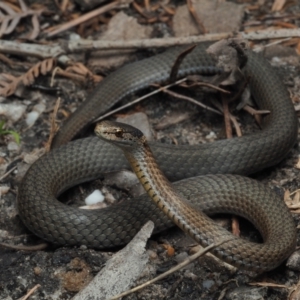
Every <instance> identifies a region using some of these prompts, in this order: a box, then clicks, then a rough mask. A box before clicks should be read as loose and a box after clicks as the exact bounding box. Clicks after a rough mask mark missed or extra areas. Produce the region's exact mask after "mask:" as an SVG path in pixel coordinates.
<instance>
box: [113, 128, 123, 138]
mask: <svg viewBox="0 0 300 300" xmlns="http://www.w3.org/2000/svg"><path fill="white" fill-rule="evenodd" d="M115 136H116V137H118V138H121V137H123V130H122V129H117V131H116V132H115Z"/></svg>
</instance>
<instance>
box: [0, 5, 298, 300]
mask: <svg viewBox="0 0 300 300" xmlns="http://www.w3.org/2000/svg"><path fill="white" fill-rule="evenodd" d="M35 2H36V1H33V0H32V1H28V3H27V5H28V6H29V5H34V4H35ZM150 2H152V1H150ZM156 2H160V1H153V3H156ZM219 2H222V1H219ZM223 2H224V1H223ZM225 2H226V1H225ZM228 2H229V3H230V5H232V7H231V8H230V9H233V10H234V12H235V13H236V14H238V13H239V14H240V16H241V18H240V19H239V18H238V17H237V20H232V22H235V26H236V27H235V28H236V29H235V28H232V27H228V31H230V30H232V31H233V30H239V31H243V30H245V29H247V28H248V29H249V28H250V27H251V28H252V29H253V28H256V29H257V30H259V29H264V28H269V27H270V26H278V27H280V26H282V27H283V28H289V27H288V26H290V27H291V26H292V25H293V26H294V27H293V28H298V27H299V24H300V23H299V22H300V21H299V20H300V5H299V4H298V3H297V1H286V2H287V4H286V6H285V7H284V9H282V10H279V11H272V5H273V4H274V2H275V1H228ZM276 2H279V1H276ZM283 2H284V1H283ZM138 3H139V4H140V5H142V4H143V2H142V1H141V2H138ZM185 3H186V2H185V1H173V2H171V4H173V5H174V9H179V7H180V6H183V5H185ZM226 3H227V2H226ZM44 5H45V6H46V7H48V9H49V10H51V9H52V10H53V9H55V7H54V6H53V3H52V1H46V2H45V3H44ZM203 5H204V4H203ZM238 5H244V6H243V7H240V6H238ZM0 8H1V7H0ZM72 9H73V10H74V11H78V12H80V9H79V7H78V6H76V5H75V6H74V7H72ZM228 9H229V8H228ZM122 13H124V14H126V15H128V16H130V17H132V18H135V19H137V20H138V21H136V23H137V24H138V26H147V28H144V27H143V28H142V33H139V34H141V37H140V38H146V37H147V35H148V34H149V32H148V31H149V28H151V30H153V31H151V33H150V35H149V36H148V37H166V36H171V35H173V34H174V31H175V26H176V25H175V24H174V23H172V22H169V21H168V22H167V23H166V22H163V21H157V22H155V23H153V24H147V25H145V22H144V23H143V22H142V21H143V20H144V21H145V18H141V15H140V14H139V13H138V12H137V11H136V10H134V9H133V7H132V6H130V7H129V8H125V9H124V10H123V11H122ZM57 15H60V14H57ZM60 17H61V18H62V16H61V15H60ZM110 17H111V16H110ZM114 17H116V15H114ZM51 18H53V15H51V16H48V15H45V16H43V17H41V21H40V23H41V24H43V23H45V22H46V21H47V22H50V20H52V19H51ZM106 18H108V16H106ZM174 18H175V16H174ZM176 18H179V17H178V16H176ZM171 20H172V18H171ZM27 21H28V20H27ZM275 21H276V22H277V23H276V22H275ZM174 22H175V20H174ZM286 24H289V25H286ZM204 25H205V22H204ZM208 26H210V25H208ZM226 26H227V25H226V24H225V25H224V26H223V28H227V27H226ZM230 26H233V25H232V24H231V25H230ZM119 29H120V28H119ZM86 30H87V29H86ZM89 30H90V33H89V35H90V36H91V37H92V38H98V37H99V35H98V34H97V33H96V32H93V30H92V29H91V28H90V27H89ZM106 30H109V29H107V25H103V26H102V27H101V31H102V33H103V34H104V35H105V31H106ZM114 30H115V31H117V32H118V31H120V30H116V29H114ZM214 30H215V29H214V28H213V27H212V28H211V29H210V32H214ZM75 31H76V30H75V29H74V28H72V29H70V30H69V31H68V33H62V34H61V35H60V36H59V37H60V38H61V39H64V38H66V37H68V36H69V35H70V34H71V33H72V34H73V33H74V32H75ZM223 31H224V30H223ZM225 31H226V30H225ZM216 32H220V29H216ZM18 33H19V32H18V31H16V32H14V33H12V34H11V35H6V36H4V37H2V38H3V39H6V40H13V39H16V38H17V34H18ZM57 39H58V37H53V41H57ZM292 40H293V41H294V43H292V42H291V40H290V43H289V40H286V39H285V40H282V41H281V42H280V43H278V44H275V45H273V46H270V47H266V48H264V50H263V53H264V55H265V57H266V58H267V59H268V60H269V61H270V62H271V64H272V65H273V66H274V72H277V73H278V74H279V76H280V77H281V78H282V80H283V82H284V84H285V85H286V87H287V89H288V90H289V92H290V95H291V98H292V101H293V103H294V105H295V109H296V111H297V113H298V115H299V107H300V106H299V103H300V67H299V60H300V56H299V55H300V50H299V49H300V46H299V45H300V42H299V39H298V40H295V39H292ZM272 41H273V40H269V39H265V40H259V41H255V43H254V42H253V43H252V44H251V46H252V47H253V46H254V45H258V46H265V45H266V44H268V43H270V42H272ZM51 42H52V41H51V39H50V43H51ZM48 43H49V40H48ZM297 49H298V50H299V52H298V53H297ZM157 51H158V50H157V49H147V50H141V51H137V53H135V54H132V53H131V54H130V55H129V56H128V53H127V54H126V56H125V55H123V56H122V57H121V58H120V57H119V58H117V59H116V60H109V59H108V60H106V59H103V61H98V58H97V56H96V55H94V54H90V53H89V54H86V55H82V54H76V55H74V56H73V59H74V60H77V61H81V62H83V63H84V64H85V65H86V66H87V67H88V68H89V69H91V70H93V71H94V72H97V74H100V75H103V76H105V75H107V74H108V73H110V72H112V71H113V70H114V69H116V68H117V67H119V65H120V64H124V63H125V62H126V63H127V61H128V60H129V61H134V60H137V59H142V58H144V57H148V56H151V55H153V54H155V53H156V52H157ZM159 51H160V50H159ZM8 57H9V58H10V59H11V60H13V61H16V62H19V63H20V62H21V64H22V61H23V62H24V65H17V64H16V65H15V66H14V67H11V66H10V65H9V64H7V63H5V62H4V61H3V60H0V73H8V74H14V75H20V74H22V73H24V70H25V69H26V67H27V66H28V65H30V64H33V63H36V62H37V60H36V59H35V58H32V57H27V58H24V57H20V56H14V55H8ZM50 81H51V74H50V75H46V76H40V77H38V78H37V79H36V80H35V82H34V85H33V86H29V87H23V88H21V89H20V90H18V92H16V93H14V94H13V95H11V96H9V97H0V104H1V105H2V104H9V105H15V107H18V108H21V110H22V109H23V111H22V114H21V115H20V117H19V118H18V119H17V120H12V117H11V115H15V116H16V114H17V113H16V112H13V113H11V115H9V116H8V115H5V116H3V120H6V125H7V127H8V129H10V130H13V131H15V132H17V133H19V134H20V137H21V143H20V145H18V144H17V143H16V142H15V139H14V136H13V135H3V136H1V140H0V175H1V176H2V175H4V174H5V173H7V172H8V171H11V173H9V174H8V175H6V176H3V178H2V177H1V181H0V188H1V190H0V195H1V198H0V242H3V243H10V244H14V245H18V244H24V245H34V244H38V243H40V242H41V240H40V239H39V238H37V237H36V236H34V235H33V234H32V233H30V232H29V231H28V230H27V229H26V227H25V226H24V225H23V224H22V222H21V220H20V218H19V216H18V211H17V207H16V197H17V192H18V185H19V184H20V182H21V180H22V177H23V176H24V174H25V172H26V170H27V169H28V167H29V166H30V164H31V162H32V161H33V160H35V159H36V158H37V156H39V155H41V153H43V151H44V147H45V145H46V144H47V141H48V137H49V133H50V117H51V115H52V113H53V108H54V105H55V103H56V100H57V98H58V97H61V104H60V109H59V112H58V114H57V119H58V122H59V124H62V122H63V120H64V119H66V117H67V116H68V115H69V114H71V113H72V112H73V111H74V110H75V109H76V107H77V106H78V105H79V104H80V103H81V102H82V101H84V100H85V99H86V97H87V95H88V93H89V91H90V90H92V89H93V87H92V86H91V85H93V84H91V83H90V82H88V84H86V83H85V84H84V85H83V84H82V82H81V84H78V82H74V81H72V80H70V79H68V78H63V77H56V79H55V86H54V87H52V88H50ZM189 95H193V96H195V93H190V94H189ZM197 97H199V98H200V99H203V98H205V93H203V92H201V93H197ZM129 99H134V98H133V97H130V98H129ZM33 111H36V112H38V117H37V119H36V120H35V121H34V122H33V124H32V125H28V123H27V118H28V115H30V113H32V112H33ZM137 112H138V113H143V114H145V115H146V116H147V117H146V119H147V122H148V123H149V131H150V132H152V136H153V137H152V138H153V139H154V140H158V141H160V142H163V143H178V144H199V143H205V142H212V141H214V140H215V139H219V138H224V137H225V134H224V125H223V118H222V117H221V116H218V115H216V114H214V113H212V112H209V113H207V112H204V111H203V109H201V108H200V107H195V105H193V104H191V103H188V102H185V101H182V100H180V99H174V98H172V97H170V96H163V101H162V96H161V95H156V96H153V97H151V98H149V99H147V100H146V101H143V102H142V103H140V104H137V105H135V106H133V107H131V108H128V109H126V110H123V111H122V112H120V113H119V114H118V117H124V116H128V115H131V114H135V113H137ZM234 113H235V114H236V115H238V117H239V122H240V123H241V128H242V131H243V134H247V133H249V132H252V131H257V130H259V129H258V127H257V125H256V124H255V122H254V120H253V119H252V117H251V116H249V115H248V114H247V113H245V112H234ZM179 116H181V117H179ZM1 119H2V118H1ZM166 124H167V125H166ZM298 143H299V138H298ZM298 143H297V144H296V145H295V146H294V148H293V149H292V150H291V151H290V153H289V154H288V155H287V157H286V158H285V159H284V160H283V161H282V162H281V163H279V164H278V165H276V166H274V167H272V168H269V169H267V170H264V171H263V172H260V173H259V174H254V175H253V176H252V177H253V178H255V179H257V180H259V181H261V182H263V183H264V184H266V185H267V186H269V187H270V188H271V189H273V190H274V191H275V192H276V193H277V194H279V195H280V196H281V197H282V199H283V198H284V197H285V198H288V197H289V194H290V193H292V192H294V191H297V190H298V189H299V188H300V181H299V177H300V167H297V163H298V161H299V146H298ZM118 184H119V183H118V182H117V183H114V184H107V181H105V179H104V180H97V181H96V182H93V183H86V184H83V185H81V186H80V187H74V188H72V189H71V191H69V192H68V193H67V194H65V197H68V199H72V202H76V201H77V202H82V201H83V199H84V197H85V195H87V194H89V193H90V192H91V191H92V190H94V189H95V188H99V189H101V190H103V188H104V189H105V190H106V191H108V192H109V194H111V195H112V196H113V198H114V199H116V200H124V199H126V198H127V197H129V196H130V192H128V191H126V190H125V189H124V188H120V187H118ZM136 189H138V188H136ZM295 194H297V193H295ZM295 194H291V195H290V198H293V197H294V195H295ZM74 198H76V201H75V200H74ZM70 201H71V200H70ZM293 217H294V219H295V223H296V225H298V224H300V223H299V221H300V220H299V215H298V214H297V213H294V214H293ZM230 220H231V217H230V216H221V217H220V218H218V221H219V222H221V223H222V224H225V226H230ZM240 226H241V234H242V236H243V237H247V238H251V239H253V240H255V241H259V234H258V233H257V232H256V230H255V229H254V228H253V227H251V225H250V224H248V223H247V222H246V221H243V220H241V224H240ZM298 235H299V232H298ZM195 245H196V244H195V242H194V241H193V240H191V239H190V238H189V237H187V236H186V235H185V234H184V233H182V232H181V231H180V230H179V229H176V228H174V229H170V230H168V231H166V232H163V233H161V234H159V235H156V236H154V237H152V238H151V239H150V240H149V241H148V244H147V251H148V253H149V255H150V261H149V263H148V264H147V267H146V269H145V271H144V272H143V274H142V275H141V277H140V278H139V279H138V281H137V282H136V283H135V284H136V285H138V284H140V283H143V282H145V281H147V280H148V279H150V278H153V277H155V276H157V275H159V274H161V273H163V272H165V271H166V270H168V269H170V268H171V267H172V266H174V265H176V264H178V263H179V262H181V261H182V260H183V259H184V258H185V257H187V255H189V254H190V253H191V249H193V247H194V246H195ZM170 248H171V249H174V251H175V252H174V253H171V252H172V251H170ZM168 249H169V250H168ZM116 251H117V250H116ZM113 254H114V252H102V251H97V250H94V249H87V248H86V247H84V246H81V247H57V246H54V245H49V247H48V248H46V250H40V251H30V252H27V251H17V250H12V249H7V248H2V247H0V300H2V299H3V300H4V299H5V300H10V299H14V300H15V299H20V298H21V297H22V296H24V295H26V293H27V291H28V290H30V289H31V288H33V287H34V286H36V285H37V284H39V285H40V287H39V288H38V289H37V290H36V291H35V292H34V293H33V294H32V295H31V296H30V298H29V299H40V300H43V299H59V300H61V299H71V298H72V297H73V296H74V295H76V293H77V292H78V291H80V290H81V289H82V288H83V287H84V286H85V285H87V284H88V283H89V282H90V281H91V279H92V278H93V277H94V276H95V274H97V273H98V272H99V270H101V269H102V268H103V266H104V265H105V263H106V261H107V260H108V259H109V258H110V257H111V256H112V255H113ZM297 255H298V253H297V252H296V254H295V256H296V257H297ZM299 277H300V259H298V260H297V259H295V260H293V261H292V262H291V261H289V262H288V263H284V264H282V265H281V266H280V267H278V268H276V269H275V270H273V271H271V272H267V273H264V274H261V275H259V276H254V275H253V274H250V273H247V272H242V271H239V270H237V271H236V270H232V269H228V268H226V266H224V265H220V264H219V263H217V262H216V261H215V260H213V259H212V258H209V257H204V258H201V259H199V260H197V261H196V262H193V263H192V264H190V265H189V266H187V267H185V268H184V269H182V270H180V271H178V272H176V273H174V274H172V275H170V276H168V277H167V278H165V279H163V280H161V281H159V282H157V283H155V284H153V285H151V286H149V287H147V288H145V289H143V290H142V291H140V292H137V293H135V294H132V295H130V296H126V297H124V298H123V299H170V300H171V299H184V300H192V299H253V300H254V299H257V300H258V299H270V300H275V299H294V300H295V299H300V293H299V291H298V289H297V288H298V285H299V279H300V278H299ZM250 283H256V284H254V285H250ZM257 283H260V284H257ZM272 284H274V285H273V286H272ZM293 291H294V294H291V293H292V292H293Z"/></svg>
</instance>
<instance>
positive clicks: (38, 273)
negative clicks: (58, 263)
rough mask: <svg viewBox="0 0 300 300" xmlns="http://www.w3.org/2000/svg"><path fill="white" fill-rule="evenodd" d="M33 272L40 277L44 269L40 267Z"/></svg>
mask: <svg viewBox="0 0 300 300" xmlns="http://www.w3.org/2000/svg"><path fill="white" fill-rule="evenodd" d="M33 272H34V274H35V275H40V274H41V273H42V269H41V268H40V267H35V268H34V269H33Z"/></svg>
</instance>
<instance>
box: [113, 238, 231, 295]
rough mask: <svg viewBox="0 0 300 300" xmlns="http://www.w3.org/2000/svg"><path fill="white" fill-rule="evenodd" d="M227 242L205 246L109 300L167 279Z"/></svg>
mask: <svg viewBox="0 0 300 300" xmlns="http://www.w3.org/2000/svg"><path fill="white" fill-rule="evenodd" d="M229 241H231V239H229V240H223V241H220V242H218V243H213V244H211V245H209V246H207V247H206V248H204V249H201V250H200V251H198V252H197V253H195V254H193V255H191V256H189V257H188V258H187V259H186V260H184V261H183V262H182V263H180V264H178V265H177V266H175V267H174V268H171V269H170V270H168V271H167V272H165V273H163V274H161V275H159V276H157V277H155V278H153V279H151V280H149V281H147V282H145V283H143V284H141V285H139V286H137V287H135V288H133V289H131V290H128V291H126V292H124V293H121V294H119V295H116V296H114V297H113V298H111V299H110V300H117V299H119V298H121V297H124V296H127V295H129V294H132V293H134V292H136V291H139V290H141V289H143V288H145V287H146V286H148V285H150V284H152V283H155V282H156V281H158V280H161V279H163V278H165V277H167V276H168V275H170V274H172V273H174V272H176V271H178V270H180V269H182V268H183V267H185V266H187V265H188V264H190V263H191V262H193V261H194V260H196V259H197V258H198V257H200V256H202V255H204V254H206V253H207V252H209V251H210V250H211V249H213V248H215V247H218V246H220V245H222V244H223V243H225V242H229Z"/></svg>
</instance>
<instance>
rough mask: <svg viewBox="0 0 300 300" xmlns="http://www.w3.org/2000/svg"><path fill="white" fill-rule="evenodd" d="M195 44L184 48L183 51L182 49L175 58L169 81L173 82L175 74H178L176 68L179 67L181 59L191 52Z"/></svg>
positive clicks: (175, 77)
mask: <svg viewBox="0 0 300 300" xmlns="http://www.w3.org/2000/svg"><path fill="white" fill-rule="evenodd" d="M195 47H196V45H193V46H191V47H188V48H187V49H185V50H184V51H182V52H181V53H180V54H179V55H178V56H177V58H176V60H175V62H174V64H173V66H172V69H171V72H170V81H169V82H174V81H175V80H176V79H177V74H178V70H179V67H180V65H181V63H182V61H183V59H184V58H185V57H186V56H187V55H188V54H189V53H191V52H192V51H193V50H194V49H195Z"/></svg>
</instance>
